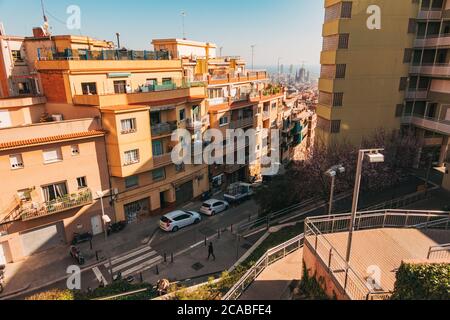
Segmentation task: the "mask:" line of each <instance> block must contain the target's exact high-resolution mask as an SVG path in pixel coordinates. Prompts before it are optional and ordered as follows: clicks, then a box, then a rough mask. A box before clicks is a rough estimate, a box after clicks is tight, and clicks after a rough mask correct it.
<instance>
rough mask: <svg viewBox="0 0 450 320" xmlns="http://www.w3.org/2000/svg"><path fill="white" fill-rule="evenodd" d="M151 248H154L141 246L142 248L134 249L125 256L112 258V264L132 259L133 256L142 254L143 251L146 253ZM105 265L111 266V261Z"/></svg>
mask: <svg viewBox="0 0 450 320" xmlns="http://www.w3.org/2000/svg"><path fill="white" fill-rule="evenodd" d="M150 250H152V248H151V247H148V246H146V247H144V248H141V249H139V250H137V251H133V252H131V253H129V254H127V255H125V256H121V257H119V258H116V259H114V260H112V261H111V264H112V265H115V264H118V263H119V262H122V261H125V260H128V259H130V258H131V257H134V256H137V255H138V254H141V253H144V252H147V251H150ZM105 267H106V268H109V262H108V263H105Z"/></svg>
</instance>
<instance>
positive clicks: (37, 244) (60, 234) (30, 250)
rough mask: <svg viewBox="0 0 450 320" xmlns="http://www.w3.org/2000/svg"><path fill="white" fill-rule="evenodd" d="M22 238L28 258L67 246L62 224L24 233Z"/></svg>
mask: <svg viewBox="0 0 450 320" xmlns="http://www.w3.org/2000/svg"><path fill="white" fill-rule="evenodd" d="M21 238H22V245H23V250H24V254H25V255H26V256H30V255H33V254H35V253H38V252H41V251H45V250H48V249H51V248H53V247H56V246H59V245H61V244H65V241H64V227H63V224H62V222H60V223H57V224H52V225H49V226H45V227H41V228H37V229H33V230H31V231H27V232H24V233H22V234H21Z"/></svg>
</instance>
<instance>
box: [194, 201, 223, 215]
mask: <svg viewBox="0 0 450 320" xmlns="http://www.w3.org/2000/svg"><path fill="white" fill-rule="evenodd" d="M229 207H230V204H229V203H228V202H226V201H223V200H216V199H211V200H208V201H205V202H204V203H203V205H202V207H201V208H200V212H201V213H203V214H205V215H207V216H213V215H215V214H218V213H221V212H223V211H226V210H228V208H229Z"/></svg>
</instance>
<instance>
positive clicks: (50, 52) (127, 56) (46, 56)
mask: <svg viewBox="0 0 450 320" xmlns="http://www.w3.org/2000/svg"><path fill="white" fill-rule="evenodd" d="M38 60H39V61H52V60H170V54H169V53H168V52H165V51H139V50H83V49H78V50H76V49H66V50H64V51H63V52H61V51H55V50H54V49H48V48H39V49H38Z"/></svg>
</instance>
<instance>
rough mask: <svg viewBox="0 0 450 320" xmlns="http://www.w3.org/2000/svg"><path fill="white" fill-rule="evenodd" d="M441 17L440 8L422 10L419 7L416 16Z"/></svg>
mask: <svg viewBox="0 0 450 320" xmlns="http://www.w3.org/2000/svg"><path fill="white" fill-rule="evenodd" d="M441 18H442V9H431V10H424V9H421V10H420V11H419V14H418V16H417V19H420V20H440V19H441Z"/></svg>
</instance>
